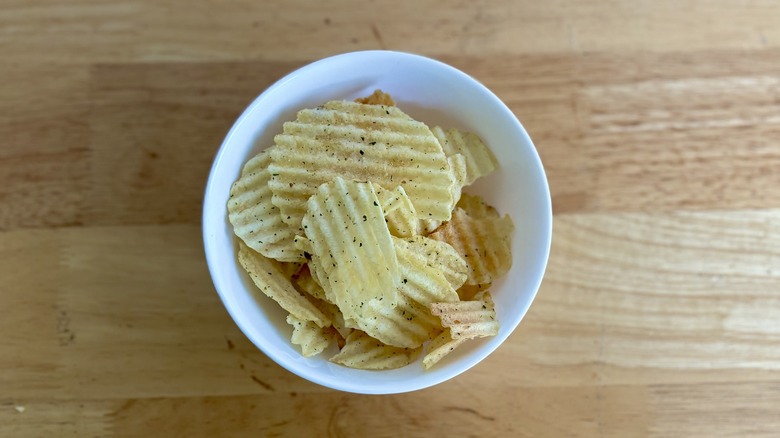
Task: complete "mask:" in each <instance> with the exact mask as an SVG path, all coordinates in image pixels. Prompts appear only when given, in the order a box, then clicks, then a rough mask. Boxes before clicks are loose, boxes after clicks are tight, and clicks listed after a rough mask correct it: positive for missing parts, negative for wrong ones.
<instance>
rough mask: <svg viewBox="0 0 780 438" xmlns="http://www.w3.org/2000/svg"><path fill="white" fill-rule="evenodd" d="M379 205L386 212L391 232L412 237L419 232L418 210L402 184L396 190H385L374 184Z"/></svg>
mask: <svg viewBox="0 0 780 438" xmlns="http://www.w3.org/2000/svg"><path fill="white" fill-rule="evenodd" d="M372 185H373V186H374V190H375V191H376V196H377V199H379V205H380V206H381V207H382V211H383V212H384V213H385V221H386V222H387V227H388V229H389V230H390V234H392V235H393V236H396V237H411V236H414V235H415V233H416V232H417V222H418V220H417V211H416V210H415V209H414V205H413V204H412V201H411V199H409V197H408V196H407V195H406V191H405V190H404V188H403V187H402V186H398V187H396V188H395V189H394V190H385V189H384V188H382V186H380V185H378V184H372Z"/></svg>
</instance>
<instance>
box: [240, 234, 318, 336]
mask: <svg viewBox="0 0 780 438" xmlns="http://www.w3.org/2000/svg"><path fill="white" fill-rule="evenodd" d="M238 261H239V263H240V264H241V266H243V267H244V269H245V270H246V272H247V273H248V274H249V276H250V277H251V278H252V281H253V282H254V283H255V285H256V286H257V287H258V289H260V290H261V291H262V292H263V293H264V294H265V295H267V296H268V297H270V298H271V299H273V300H274V301H276V302H277V303H279V305H280V306H282V308H283V309H284V310H286V311H287V312H289V313H290V314H291V315H294V316H295V317H296V318H298V319H300V320H303V321H312V322H314V323H315V324H317V325H318V326H319V327H327V326H329V325H330V324H331V322H330V321H329V320H328V318H327V317H326V316H325V315H324V314H323V313H322V312H321V311H320V310H319V309H317V307H315V306H314V305H313V304H312V303H310V302H309V301H308V300H307V299H306V298H305V297H304V296H303V295H301V294H300V293H299V292H298V291H297V290H295V288H294V287H293V285H292V283H291V282H290V280H288V279H287V278H286V277H285V276H284V274H283V273H282V272H281V271H280V270H279V268H278V265H277V264H276V262H274V261H273V260H270V259H267V258H266V257H264V256H263V255H261V254H258V253H257V252H255V251H254V250H253V249H251V248H249V247H248V246H246V245H245V244H244V243H243V242H239V250H238Z"/></svg>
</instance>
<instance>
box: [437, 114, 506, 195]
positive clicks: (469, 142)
mask: <svg viewBox="0 0 780 438" xmlns="http://www.w3.org/2000/svg"><path fill="white" fill-rule="evenodd" d="M431 132H433V135H435V136H436V138H437V139H438V140H439V143H441V146H442V149H443V150H444V153H445V154H446V155H447V156H448V157H449V156H452V155H455V154H463V156H464V157H465V159H466V169H467V175H468V176H467V178H466V184H465V185H471V184H472V183H474V181H476V180H477V179H478V178H481V177H483V176H487V175H489V174H490V173H491V172H493V171H494V170H496V167H498V161H496V157H495V156H493V152H491V151H490V149H489V148H488V147H487V146H486V145H485V143H483V142H482V139H480V138H479V136H477V135H476V134H473V133H471V132H464V131H459V130H457V129H450V130H449V131H444V130H443V129H442V128H440V127H438V126H435V127H434V128H433V129H431Z"/></svg>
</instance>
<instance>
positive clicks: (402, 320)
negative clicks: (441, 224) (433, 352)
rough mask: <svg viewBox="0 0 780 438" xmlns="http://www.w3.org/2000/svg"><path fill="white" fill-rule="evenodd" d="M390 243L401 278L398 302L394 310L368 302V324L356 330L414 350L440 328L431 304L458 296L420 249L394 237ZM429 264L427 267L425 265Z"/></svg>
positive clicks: (379, 302)
mask: <svg viewBox="0 0 780 438" xmlns="http://www.w3.org/2000/svg"><path fill="white" fill-rule="evenodd" d="M429 240H430V239H429ZM393 242H394V243H395V244H396V247H395V248H396V254H397V255H398V269H399V274H400V276H401V282H400V284H399V286H398V294H399V295H398V302H397V304H396V306H395V307H388V306H384V305H383V303H382V302H381V301H378V302H373V303H371V305H370V306H369V308H368V313H367V317H368V318H367V320H368V324H366V325H361V327H360V328H361V329H362V330H364V331H365V332H366V333H368V334H369V335H371V336H373V337H374V338H376V339H379V340H380V341H382V342H384V343H385V344H388V345H392V346H396V347H405V348H416V347H419V346H420V345H422V344H423V343H424V342H425V341H427V340H429V339H431V338H432V337H434V336H435V335H436V334H437V333H438V332H439V331H440V330H441V329H442V327H441V324H440V322H439V320H438V318H436V317H434V316H433V315H432V314H431V312H430V310H429V306H430V305H431V303H435V302H453V301H457V300H458V293H457V292H456V291H455V289H454V288H453V287H452V285H451V284H450V282H449V280H448V279H447V276H446V275H445V274H444V273H443V272H442V271H441V270H439V269H438V268H437V267H434V266H433V264H434V261H433V259H432V258H430V259H429V258H427V257H426V256H425V253H424V251H423V248H417V247H416V244H415V245H412V244H409V243H408V242H405V241H404V240H402V239H398V238H395V239H393ZM434 242H435V241H434ZM434 245H435V246H443V245H446V244H443V243H441V242H435V243H432V246H434ZM420 246H422V245H420ZM415 250H419V253H417V252H415ZM453 251H454V250H453ZM455 256H457V254H455ZM429 262H430V263H431V265H428V263H429Z"/></svg>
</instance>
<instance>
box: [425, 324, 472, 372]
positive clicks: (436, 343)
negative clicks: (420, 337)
mask: <svg viewBox="0 0 780 438" xmlns="http://www.w3.org/2000/svg"><path fill="white" fill-rule="evenodd" d="M467 340H468V339H467V338H458V339H452V335H451V334H450V330H449V329H446V330H444V331H443V332H441V333H440V334H439V336H437V337H436V338H435V339H433V340H432V341H431V343H430V344H429V345H428V353H427V354H426V355H425V356H424V357H423V367H425V369H426V370H429V369H431V367H432V366H434V365H435V364H436V363H437V362H439V361H440V360H442V358H444V356H446V355H448V354H450V353H451V352H452V351H453V350H454V349H456V348H458V346H460V345H461V344H462V343H464V342H466V341H467Z"/></svg>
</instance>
